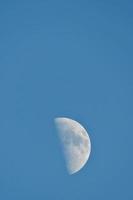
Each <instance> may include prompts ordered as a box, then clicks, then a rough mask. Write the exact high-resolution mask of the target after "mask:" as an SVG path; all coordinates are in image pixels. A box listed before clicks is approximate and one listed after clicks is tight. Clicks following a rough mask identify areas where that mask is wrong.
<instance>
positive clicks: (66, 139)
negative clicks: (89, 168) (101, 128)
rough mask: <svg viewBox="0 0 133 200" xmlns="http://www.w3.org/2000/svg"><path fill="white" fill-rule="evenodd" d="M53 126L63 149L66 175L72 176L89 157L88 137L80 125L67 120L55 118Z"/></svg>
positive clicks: (89, 143)
mask: <svg viewBox="0 0 133 200" xmlns="http://www.w3.org/2000/svg"><path fill="white" fill-rule="evenodd" d="M55 125H56V127H57V131H58V134H59V138H60V141H61V144H62V147H63V152H64V157H65V161H66V166H67V170H68V173H69V174H74V173H76V172H78V171H79V170H80V169H81V168H82V167H83V166H84V165H85V164H86V162H87V160H88V158H89V156H90V152H91V142H90V138H89V135H88V134H87V131H86V130H85V129H84V128H83V126H81V124H79V123H78V122H77V121H75V120H72V119H69V118H65V117H59V118H55Z"/></svg>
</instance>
